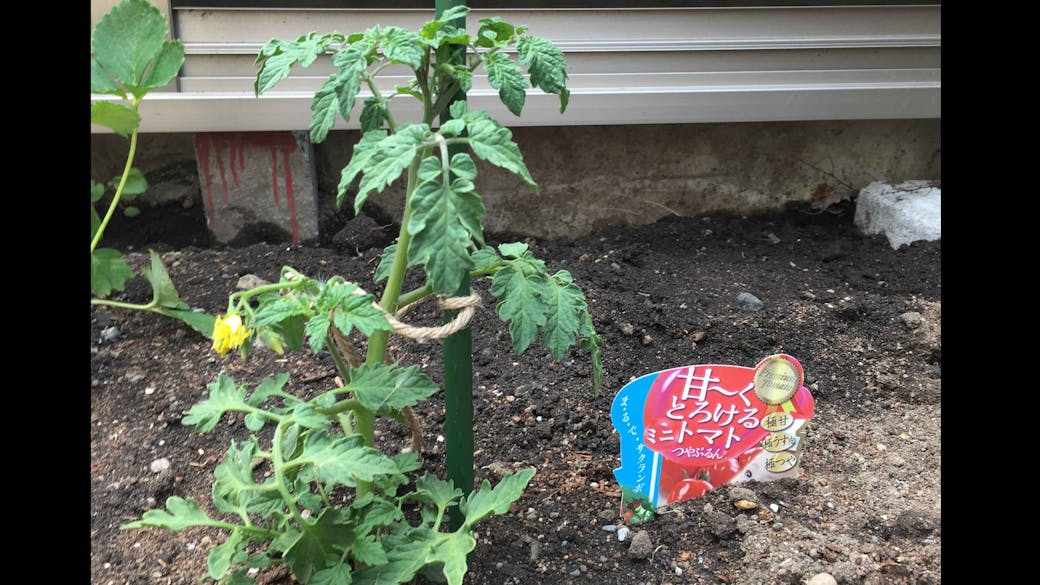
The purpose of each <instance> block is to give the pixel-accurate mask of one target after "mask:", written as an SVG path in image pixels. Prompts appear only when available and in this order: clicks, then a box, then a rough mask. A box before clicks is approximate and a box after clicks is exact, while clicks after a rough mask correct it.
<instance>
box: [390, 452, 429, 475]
mask: <svg viewBox="0 0 1040 585" xmlns="http://www.w3.org/2000/svg"><path fill="white" fill-rule="evenodd" d="M391 459H393V460H394V465H396V466H397V472H398V473H400V474H405V473H410V472H412V471H415V470H417V469H420V468H422V463H420V462H419V454H418V453H398V454H397V455H394V456H393V457H391Z"/></svg>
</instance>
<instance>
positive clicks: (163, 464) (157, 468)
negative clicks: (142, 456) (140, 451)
mask: <svg viewBox="0 0 1040 585" xmlns="http://www.w3.org/2000/svg"><path fill="white" fill-rule="evenodd" d="M148 468H149V469H151V470H152V473H162V472H163V471H167V470H169V469H170V460H169V459H167V458H165V457H163V458H161V459H156V460H155V461H152V463H151V465H149V466H148Z"/></svg>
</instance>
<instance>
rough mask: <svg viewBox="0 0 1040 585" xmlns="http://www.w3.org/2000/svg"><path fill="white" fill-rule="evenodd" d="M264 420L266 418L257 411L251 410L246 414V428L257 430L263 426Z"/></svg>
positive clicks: (265, 420)
mask: <svg viewBox="0 0 1040 585" xmlns="http://www.w3.org/2000/svg"><path fill="white" fill-rule="evenodd" d="M266 422H267V419H266V418H264V417H263V416H262V415H260V414H259V413H256V412H251V413H249V414H247V415H246V420H245V423H246V428H247V429H249V430H251V431H259V430H260V429H262V428H264V424H265V423H266Z"/></svg>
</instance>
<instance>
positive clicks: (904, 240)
mask: <svg viewBox="0 0 1040 585" xmlns="http://www.w3.org/2000/svg"><path fill="white" fill-rule="evenodd" d="M932 185H933V183H932V182H931V181H905V182H903V183H899V184H897V185H890V184H888V183H882V182H874V183H871V184H869V185H867V186H866V187H864V188H863V190H861V191H860V192H859V198H858V199H857V201H856V218H855V220H856V226H857V227H859V229H861V230H862V231H863V233H865V234H870V235H873V234H884V235H885V236H886V237H887V238H888V243H889V244H890V245H891V246H892V249H894V250H895V249H899V247H900V246H902V245H903V244H909V243H910V242H917V241H920V240H925V241H932V240H938V239H941V238H942V205H941V201H942V199H941V197H942V191H941V189H939V188H938V187H933V186H932Z"/></svg>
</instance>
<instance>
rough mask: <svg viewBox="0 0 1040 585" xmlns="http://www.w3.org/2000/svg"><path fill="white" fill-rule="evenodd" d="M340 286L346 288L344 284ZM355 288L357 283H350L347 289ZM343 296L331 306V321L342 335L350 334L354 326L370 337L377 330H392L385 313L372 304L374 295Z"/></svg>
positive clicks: (349, 294)
mask: <svg viewBox="0 0 1040 585" xmlns="http://www.w3.org/2000/svg"><path fill="white" fill-rule="evenodd" d="M340 286H341V287H343V288H344V289H346V285H340ZM356 288H357V285H353V284H351V285H349V289H348V290H354V289H356ZM343 297H344V298H343V300H341V301H340V302H339V303H338V304H337V305H336V306H334V307H332V311H333V317H332V319H333V322H334V323H335V324H336V328H338V329H339V330H340V332H342V333H343V335H350V332H351V331H353V330H354V329H355V328H357V330H358V331H360V332H361V333H363V334H364V335H365V336H366V337H370V336H371V335H372V334H373V333H374V332H376V331H378V330H382V331H393V329H394V328H393V327H392V326H391V325H390V322H389V321H387V319H386V313H384V312H383V311H382V310H380V309H378V308H377V307H376V306H375V305H374V304H373V303H374V302H375V297H374V296H372V295H370V294H364V295H356V294H351V293H346V294H344V295H343Z"/></svg>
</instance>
